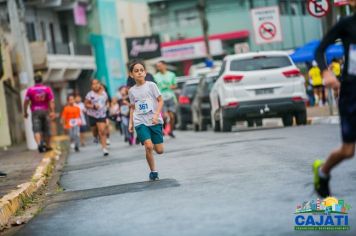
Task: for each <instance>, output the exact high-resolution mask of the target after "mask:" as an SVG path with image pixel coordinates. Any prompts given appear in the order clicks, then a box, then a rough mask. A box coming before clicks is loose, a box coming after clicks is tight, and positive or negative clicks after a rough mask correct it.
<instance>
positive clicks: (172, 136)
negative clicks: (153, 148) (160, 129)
mask: <svg viewBox="0 0 356 236" xmlns="http://www.w3.org/2000/svg"><path fill="white" fill-rule="evenodd" d="M168 135H169V136H170V137H171V138H175V137H176V136H175V135H174V134H173V132H170V133H168Z"/></svg>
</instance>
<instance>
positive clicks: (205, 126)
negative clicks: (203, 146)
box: [199, 118, 208, 131]
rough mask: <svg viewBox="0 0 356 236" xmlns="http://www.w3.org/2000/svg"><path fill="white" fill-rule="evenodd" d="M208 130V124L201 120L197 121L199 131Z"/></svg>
mask: <svg viewBox="0 0 356 236" xmlns="http://www.w3.org/2000/svg"><path fill="white" fill-rule="evenodd" d="M207 129H208V124H207V123H206V122H205V121H204V120H203V119H202V118H200V119H199V130H200V131H206V130H207Z"/></svg>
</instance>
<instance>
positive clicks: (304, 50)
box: [290, 40, 344, 63]
mask: <svg viewBox="0 0 356 236" xmlns="http://www.w3.org/2000/svg"><path fill="white" fill-rule="evenodd" d="M319 44H320V40H313V41H311V42H309V43H307V44H305V45H304V46H302V47H300V48H297V49H296V50H295V51H294V53H292V54H291V55H290V56H291V58H292V60H293V61H294V63H305V62H312V61H313V60H315V51H316V49H317V48H318V47H319ZM343 56H344V48H343V46H342V45H341V44H333V45H331V46H330V47H328V49H327V50H326V58H327V61H328V63H329V62H330V61H331V60H332V59H333V58H342V57H343Z"/></svg>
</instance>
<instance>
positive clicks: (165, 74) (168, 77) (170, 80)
mask: <svg viewBox="0 0 356 236" xmlns="http://www.w3.org/2000/svg"><path fill="white" fill-rule="evenodd" d="M156 66H157V70H158V73H156V74H155V76H154V78H155V81H156V83H157V86H158V88H159V90H160V92H161V94H162V98H163V102H164V106H163V112H164V122H165V124H167V123H169V124H170V132H169V133H168V135H169V136H171V137H172V138H174V137H175V135H174V134H173V130H174V128H175V123H176V122H175V117H176V115H175V113H176V103H177V102H176V95H175V93H174V89H176V88H177V82H176V75H175V74H174V73H173V72H171V71H168V70H167V63H166V62H165V61H160V62H158V63H157V65H156Z"/></svg>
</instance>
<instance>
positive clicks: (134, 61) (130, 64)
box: [129, 59, 146, 72]
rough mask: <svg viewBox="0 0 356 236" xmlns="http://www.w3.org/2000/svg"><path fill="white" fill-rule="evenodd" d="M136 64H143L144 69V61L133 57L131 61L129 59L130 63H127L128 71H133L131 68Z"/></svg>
mask: <svg viewBox="0 0 356 236" xmlns="http://www.w3.org/2000/svg"><path fill="white" fill-rule="evenodd" d="M137 64H140V65H142V66H143V68H145V69H146V66H145V63H144V62H143V61H142V60H139V59H133V60H132V61H130V63H129V71H130V72H132V71H133V69H134V67H135V65H137Z"/></svg>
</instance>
